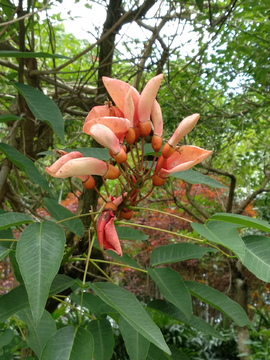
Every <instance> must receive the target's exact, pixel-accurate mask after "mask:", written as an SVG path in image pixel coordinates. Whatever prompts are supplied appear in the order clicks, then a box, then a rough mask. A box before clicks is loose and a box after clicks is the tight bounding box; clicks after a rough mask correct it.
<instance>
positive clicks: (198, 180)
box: [170, 169, 228, 189]
mask: <svg viewBox="0 0 270 360" xmlns="http://www.w3.org/2000/svg"><path fill="white" fill-rule="evenodd" d="M170 177H173V178H177V179H181V180H184V181H186V182H188V183H189V184H204V185H208V186H210V187H212V188H222V189H228V187H227V186H225V185H223V184H221V183H220V182H218V181H217V180H215V179H213V178H211V177H209V176H206V175H203V174H201V173H199V172H198V171H195V170H191V169H190V170H185V171H178V172H175V173H172V174H171V175H170Z"/></svg>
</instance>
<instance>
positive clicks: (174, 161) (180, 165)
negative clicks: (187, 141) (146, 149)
mask: <svg viewBox="0 0 270 360" xmlns="http://www.w3.org/2000/svg"><path fill="white" fill-rule="evenodd" d="M211 153H212V151H208V150H204V149H201V148H199V147H197V146H189V145H186V146H180V147H178V148H177V149H176V150H175V151H174V153H173V154H172V155H171V156H170V157H169V158H167V159H164V157H163V156H162V155H161V156H160V158H159V159H158V161H157V165H156V169H155V172H156V175H154V176H153V184H154V185H156V186H160V185H163V184H164V183H165V182H166V180H167V178H168V177H169V176H170V175H171V174H172V173H175V172H178V171H184V170H188V169H190V168H191V167H192V166H195V165H196V164H199V163H200V162H202V161H203V160H205V159H206V158H207V157H208V156H209V155H210V154H211Z"/></svg>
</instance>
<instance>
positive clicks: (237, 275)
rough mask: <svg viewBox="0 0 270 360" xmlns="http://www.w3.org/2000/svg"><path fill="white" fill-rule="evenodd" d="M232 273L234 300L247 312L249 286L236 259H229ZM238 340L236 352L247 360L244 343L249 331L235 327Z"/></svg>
mask: <svg viewBox="0 0 270 360" xmlns="http://www.w3.org/2000/svg"><path fill="white" fill-rule="evenodd" d="M230 265H231V271H232V274H231V276H232V292H233V298H234V300H235V301H236V302H237V303H238V304H239V305H240V306H242V308H243V309H244V310H245V312H247V310H248V298H249V285H248V283H247V280H246V279H245V277H244V275H243V265H242V264H241V263H240V261H239V260H237V259H231V262H230ZM237 338H238V351H239V355H240V354H247V356H244V357H241V359H242V360H248V359H249V356H250V355H251V351H250V349H249V348H248V347H247V345H246V344H245V342H246V341H247V340H249V331H248V328H247V327H240V326H238V327H237Z"/></svg>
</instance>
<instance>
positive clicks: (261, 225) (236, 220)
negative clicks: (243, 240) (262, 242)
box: [208, 213, 270, 232]
mask: <svg viewBox="0 0 270 360" xmlns="http://www.w3.org/2000/svg"><path fill="white" fill-rule="evenodd" d="M212 219H213V220H219V221H225V222H229V223H233V224H239V225H242V226H245V227H251V228H254V229H258V230H261V231H266V232H270V224H269V223H268V222H267V221H264V220H260V219H254V218H252V217H248V216H244V215H237V214H226V213H217V214H214V215H212V216H211V218H210V219H209V220H212ZM209 220H208V221H209Z"/></svg>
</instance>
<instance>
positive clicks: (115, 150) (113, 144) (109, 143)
mask: <svg viewBox="0 0 270 360" xmlns="http://www.w3.org/2000/svg"><path fill="white" fill-rule="evenodd" d="M90 134H91V135H92V136H93V138H94V139H95V140H96V141H97V142H98V143H99V144H101V145H103V146H104V147H106V148H108V149H110V153H111V155H112V156H113V158H114V159H115V160H116V161H117V162H119V163H120V164H121V163H124V162H125V161H126V160H127V154H126V152H125V150H124V149H123V148H122V146H121V144H120V142H119V139H118V138H117V137H116V135H115V134H114V133H113V131H112V130H111V129H110V128H109V127H107V126H105V125H102V124H95V125H93V126H92V127H91V130H90Z"/></svg>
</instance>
